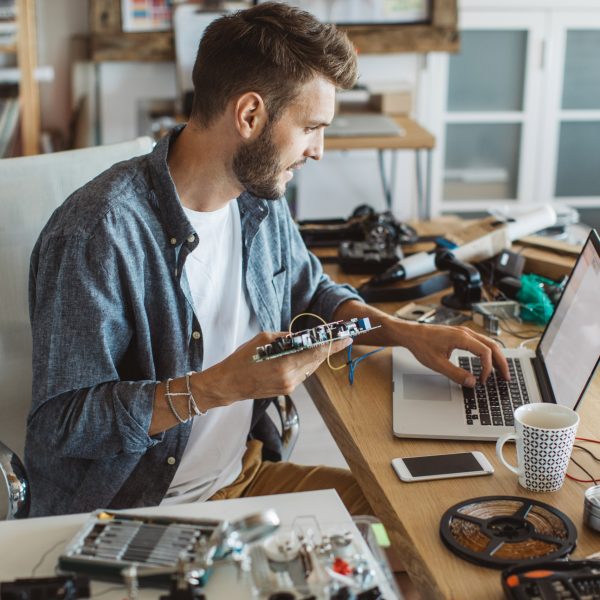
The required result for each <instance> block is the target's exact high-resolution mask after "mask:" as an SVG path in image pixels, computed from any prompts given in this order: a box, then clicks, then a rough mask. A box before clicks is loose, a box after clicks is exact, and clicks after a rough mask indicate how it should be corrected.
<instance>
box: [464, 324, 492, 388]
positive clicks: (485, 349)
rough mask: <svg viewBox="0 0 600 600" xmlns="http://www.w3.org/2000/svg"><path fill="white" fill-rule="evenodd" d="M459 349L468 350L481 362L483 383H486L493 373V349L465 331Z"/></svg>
mask: <svg viewBox="0 0 600 600" xmlns="http://www.w3.org/2000/svg"><path fill="white" fill-rule="evenodd" d="M459 347H460V348H462V349H463V350H468V351H469V352H471V353H472V354H475V356H479V358H480V360H481V381H482V382H483V383H485V382H486V381H487V378H488V377H489V376H490V373H491V372H492V349H491V348H490V347H489V346H488V345H487V344H485V343H483V342H481V341H479V340H478V339H476V338H475V337H474V336H472V335H471V334H470V333H468V332H466V331H465V336H464V338H463V340H462V342H461V343H460V344H459Z"/></svg>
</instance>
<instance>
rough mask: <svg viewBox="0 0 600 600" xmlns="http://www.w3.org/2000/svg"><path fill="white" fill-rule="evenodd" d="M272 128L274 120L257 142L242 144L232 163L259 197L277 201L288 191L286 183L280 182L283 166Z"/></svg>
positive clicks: (238, 176)
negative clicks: (274, 141)
mask: <svg viewBox="0 0 600 600" xmlns="http://www.w3.org/2000/svg"><path fill="white" fill-rule="evenodd" d="M272 129H273V126H272V123H268V124H267V125H266V127H265V129H264V130H263V132H262V133H261V134H260V135H259V136H258V138H257V139H256V140H255V141H253V142H250V143H247V144H242V145H241V146H240V147H239V148H238V150H237V152H236V153H235V156H234V157H233V164H232V167H233V172H234V173H235V175H236V177H237V178H238V181H239V182H240V183H241V184H242V185H243V186H244V188H245V189H246V190H247V191H248V192H250V193H251V194H253V195H254V196H256V197H257V198H265V199H267V200H277V199H279V198H281V196H283V194H284V193H285V185H281V184H279V182H278V179H279V175H280V174H281V172H282V167H281V164H280V162H279V150H278V148H277V146H275V144H274V143H273V139H272Z"/></svg>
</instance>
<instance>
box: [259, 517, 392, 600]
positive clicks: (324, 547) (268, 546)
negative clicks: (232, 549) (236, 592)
mask: <svg viewBox="0 0 600 600" xmlns="http://www.w3.org/2000/svg"><path fill="white" fill-rule="evenodd" d="M367 548H368V549H367ZM367 548H365V545H364V543H363V542H362V540H361V535H357V534H355V533H354V532H352V531H350V530H348V529H339V528H335V529H332V530H321V528H320V526H319V524H318V522H317V521H316V519H314V518H312V517H310V516H308V515H307V516H303V517H298V518H297V519H296V520H295V521H294V523H293V524H292V527H291V529H285V530H283V531H281V532H279V533H277V534H275V535H274V536H272V537H271V538H269V539H268V540H266V541H265V542H263V543H262V544H255V545H254V546H252V547H251V548H249V556H250V562H251V569H250V572H251V576H252V582H253V584H254V586H253V587H254V592H255V596H256V597H258V598H265V599H267V598H268V599H269V600H288V599H289V600H299V599H300V598H303V599H305V598H306V599H308V598H330V599H334V598H339V599H344V600H378V599H383V598H395V597H397V594H396V592H397V588H396V584H395V582H394V580H393V575H392V574H391V571H390V570H389V565H388V564H387V559H386V558H385V555H384V554H383V553H381V556H380V559H381V560H383V561H385V565H384V564H382V563H381V562H379V569H377V568H375V566H376V564H377V563H376V562H375V561H376V559H375V557H374V556H373V555H372V554H371V552H370V551H369V550H373V548H370V547H368V546H367Z"/></svg>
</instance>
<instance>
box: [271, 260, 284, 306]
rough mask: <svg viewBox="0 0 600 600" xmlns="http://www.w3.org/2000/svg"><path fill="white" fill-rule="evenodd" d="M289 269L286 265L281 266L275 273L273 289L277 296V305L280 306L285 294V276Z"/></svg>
mask: <svg viewBox="0 0 600 600" xmlns="http://www.w3.org/2000/svg"><path fill="white" fill-rule="evenodd" d="M286 274H287V271H286V269H285V267H281V269H279V271H277V272H276V273H273V289H274V290H275V297H276V298H277V306H278V307H279V308H281V307H282V305H283V294H284V292H285V276H286Z"/></svg>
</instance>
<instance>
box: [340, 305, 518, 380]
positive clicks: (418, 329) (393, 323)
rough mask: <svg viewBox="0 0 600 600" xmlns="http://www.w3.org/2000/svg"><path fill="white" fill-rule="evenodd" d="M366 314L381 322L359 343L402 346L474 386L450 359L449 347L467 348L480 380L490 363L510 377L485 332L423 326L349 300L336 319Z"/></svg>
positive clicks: (468, 374) (426, 362)
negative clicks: (478, 368)
mask: <svg viewBox="0 0 600 600" xmlns="http://www.w3.org/2000/svg"><path fill="white" fill-rule="evenodd" d="M358 316H361V317H369V318H370V319H371V322H372V323H373V324H374V325H379V324H380V325H381V328H380V329H375V330H373V331H370V332H368V333H366V334H365V335H363V336H361V338H360V343H361V344H368V345H373V346H405V347H406V348H408V349H409V350H410V351H411V352H412V353H413V354H414V355H415V357H416V358H417V359H418V360H419V361H420V362H422V363H423V364H424V365H425V366H426V367H429V368H430V369H433V370H435V371H439V372H440V373H442V374H443V375H446V376H447V377H449V378H450V379H452V381H455V382H456V383H458V384H459V385H465V386H468V387H473V386H474V385H475V384H476V380H475V377H474V376H473V374H472V373H469V371H465V370H464V369H461V368H460V367H457V366H456V365H453V364H452V363H451V362H450V360H449V358H450V354H452V350H454V349H457V348H460V349H462V350H468V351H469V352H472V353H473V354H475V355H476V356H479V358H480V359H481V380H482V381H483V382H485V381H487V378H488V377H489V376H490V373H491V372H492V365H495V366H496V368H497V369H498V370H499V371H500V374H501V375H502V377H504V379H507V380H508V379H510V374H509V372H508V363H507V362H506V358H504V355H503V354H502V352H501V351H500V346H498V344H496V342H494V341H493V340H491V339H490V338H489V337H486V336H485V335H481V334H480V333H476V332H475V331H472V330H470V329H467V328H466V327H448V326H445V325H425V324H421V323H411V322H409V321H402V320H400V319H397V318H396V317H392V316H391V315H388V314H387V313H384V312H382V311H381V310H379V309H378V308H375V307H373V306H369V305H368V304H362V303H360V302H357V301H356V300H349V301H348V302H344V303H343V304H341V305H340V306H339V307H338V309H337V311H336V313H335V319H344V320H347V319H350V318H351V317H358Z"/></svg>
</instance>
